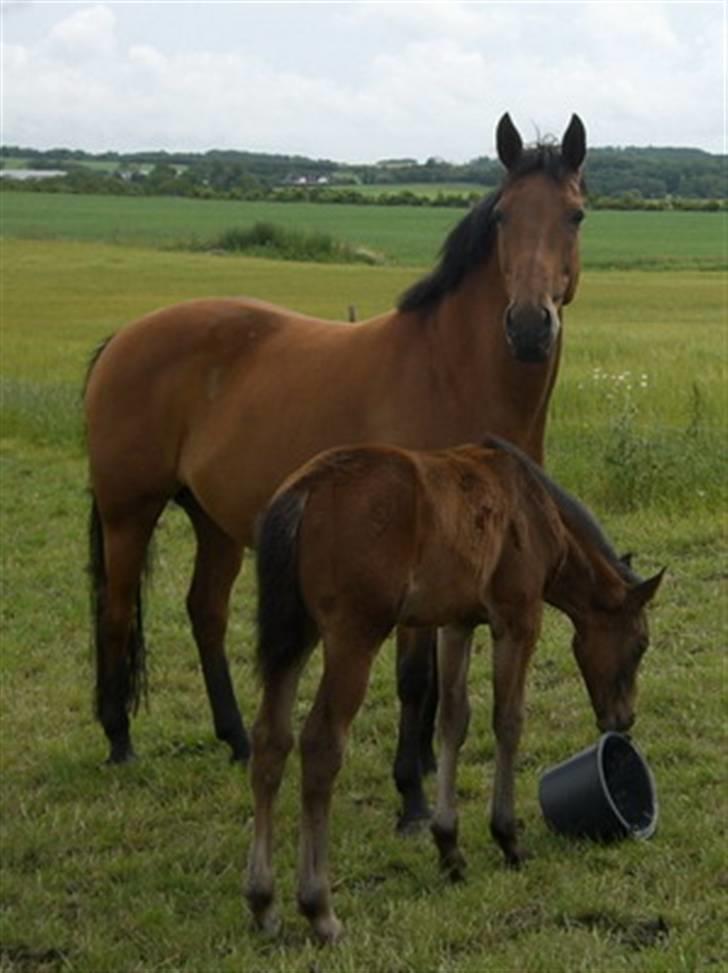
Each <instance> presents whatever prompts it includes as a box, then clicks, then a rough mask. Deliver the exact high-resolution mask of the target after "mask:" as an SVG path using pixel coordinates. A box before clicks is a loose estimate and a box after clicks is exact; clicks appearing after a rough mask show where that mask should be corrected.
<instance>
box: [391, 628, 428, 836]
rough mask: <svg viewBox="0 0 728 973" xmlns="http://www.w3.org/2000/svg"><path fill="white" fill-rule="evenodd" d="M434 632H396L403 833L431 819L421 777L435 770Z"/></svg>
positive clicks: (396, 768) (398, 779)
mask: <svg viewBox="0 0 728 973" xmlns="http://www.w3.org/2000/svg"><path fill="white" fill-rule="evenodd" d="M436 638H437V635H436V631H435V629H417V628H405V627H400V628H398V629H397V693H398V696H399V702H400V717H399V736H398V739H397V753H396V756H395V759H394V781H395V784H396V785H397V790H398V791H399V793H400V796H401V798H402V810H401V812H400V814H399V817H398V820H397V830H398V831H399V832H401V833H406V832H408V831H412V830H416V829H417V828H418V826H419V825H420V824H421V823H422V822H423V821H425V820H427V819H428V818H429V816H430V810H429V807H428V805H427V800H426V798H425V792H424V790H423V787H422V779H423V776H424V775H425V774H426V773H428V772H429V771H432V770H434V769H435V757H434V754H433V751H432V736H433V729H434V719H435V712H436V709H437V681H436V664H435V656H436V651H435V648H436Z"/></svg>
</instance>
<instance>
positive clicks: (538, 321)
mask: <svg viewBox="0 0 728 973" xmlns="http://www.w3.org/2000/svg"><path fill="white" fill-rule="evenodd" d="M505 327H506V338H507V339H508V343H509V345H510V346H511V350H512V351H513V354H514V355H515V357H516V359H517V360H518V361H520V362H532V363H536V364H538V363H541V362H545V361H546V359H547V358H548V357H549V355H550V354H551V349H552V348H553V345H554V339H555V338H556V334H557V332H558V328H559V319H558V317H557V315H556V314H555V312H554V311H553V310H552V309H551V308H548V307H545V306H544V305H543V304H510V305H509V306H508V309H507V310H506V320H505Z"/></svg>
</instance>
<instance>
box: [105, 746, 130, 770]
mask: <svg viewBox="0 0 728 973" xmlns="http://www.w3.org/2000/svg"><path fill="white" fill-rule="evenodd" d="M136 759H137V755H136V754H135V753H134V748H133V747H132V745H131V744H129V745H128V746H124V747H112V748H111V752H110V753H109V756H108V757H107V758H106V760H105V761H104V766H105V767H115V766H118V765H120V764H132V763H134V761H135V760H136Z"/></svg>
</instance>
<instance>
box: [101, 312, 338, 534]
mask: <svg viewBox="0 0 728 973" xmlns="http://www.w3.org/2000/svg"><path fill="white" fill-rule="evenodd" d="M349 330H350V329H348V328H347V327H346V326H345V325H338V324H336V323H334V322H327V321H322V320H319V319H316V318H312V317H307V316H305V315H299V314H295V313H292V312H290V311H287V310H286V309H284V308H279V307H276V306H275V305H272V304H266V303H263V302H259V301H254V300H248V299H242V298H240V299H237V298H218V299H207V300H197V301H189V302H185V303H182V304H177V305H173V306H170V307H166V308H162V309H160V310H157V311H154V312H152V313H150V314H147V315H145V316H144V317H142V318H140V319H138V320H137V321H135V322H133V323H131V324H129V325H127V326H126V327H124V328H122V329H121V330H120V331H119V332H117V333H116V334H115V335H114V336H113V337H112V338H111V340H110V341H109V342H108V343H107V344H106V345H105V346H104V348H103V349H102V351H101V352H100V353H99V355H98V356H97V359H96V360H95V362H94V364H93V366H92V368H91V370H90V373H89V377H88V382H87V386H86V391H85V396H84V405H85V412H86V426H87V442H88V450H89V459H90V467H91V478H92V484H93V485H94V486H95V487H96V488H98V490H99V491H100V492H101V493H102V494H106V495H109V496H111V495H113V494H115V493H118V495H119V498H120V500H121V497H122V495H123V496H126V497H131V496H132V495H133V494H134V493H135V492H144V493H145V494H159V495H160V497H161V496H162V495H171V494H172V493H173V492H174V491H175V490H176V489H178V488H179V487H180V486H182V485H186V486H190V487H191V488H193V490H194V492H195V493H196V494H197V495H198V498H200V499H202V500H203V501H204V497H202V496H201V495H202V494H204V493H205V492H206V491H207V490H210V491H213V492H214V490H215V489H216V488H218V487H219V484H223V492H224V493H229V484H230V482H231V481H232V480H237V481H238V482H239V483H241V484H242V483H244V479H243V477H242V476H240V470H238V466H239V465H240V464H242V463H245V462H249V460H250V454H251V453H252V455H255V454H256V452H257V453H258V454H263V455H264V453H265V449H264V442H263V441H264V440H265V438H266V437H267V436H268V435H269V433H268V431H267V430H268V427H269V426H270V417H271V416H273V417H274V418H276V420H277V423H278V425H279V426H280V427H284V428H283V431H282V434H283V435H288V434H290V427H291V426H292V425H295V423H296V422H299V423H300V422H301V397H302V396H305V391H301V392H299V393H298V394H296V391H295V387H296V385H300V384H301V383H302V382H305V381H310V377H309V372H310V370H308V369H306V368H305V365H304V363H305V361H306V359H307V358H310V357H311V355H312V353H313V354H314V355H315V356H316V357H317V358H318V359H320V358H321V357H322V356H323V357H325V355H326V353H327V349H328V348H329V346H331V348H333V349H336V348H337V346H338V345H340V344H341V342H342V338H343V339H344V341H345V332H348V331H349ZM297 363H299V364H300V365H301V366H302V367H301V368H298V367H297ZM292 398H293V399H298V405H297V408H296V410H294V413H292V414H291V415H290V421H289V423H288V425H286V424H285V422H284V419H285V413H286V409H287V408H288V407H289V406H290V403H291V400H292ZM266 416H267V417H268V421H267V422H266V421H265V419H266ZM256 435H257V436H258V437H259V438H260V440H261V441H260V442H256ZM309 455H310V453H309ZM132 457H133V458H134V463H130V462H129V460H130V459H131V458H132ZM286 472H288V469H284V470H282V471H280V470H277V469H276V470H271V471H270V473H269V474H268V475H267V476H258V477H257V479H258V482H259V483H260V492H261V495H262V496H263V497H265V495H266V491H268V494H269V493H270V492H271V491H272V489H273V488H275V486H276V485H277V482H279V480H280V478H281V477H282V475H283V474H285V473H286ZM209 475H212V476H213V477H214V479H215V481H216V482H215V483H208V482H207V481H206V480H205V477H206V476H209ZM196 477H199V478H200V480H201V481H202V480H205V482H200V483H199V484H196V483H195V482H194V481H195V478H196ZM263 480H265V481H266V482H262V481H263ZM268 480H270V481H271V482H267V481H268ZM259 502H260V498H259V497H256V498H255V504H258V503H259ZM210 503H211V507H213V508H214V507H215V505H216V501H215V497H211V501H210ZM210 512H211V513H215V511H214V510H210ZM222 513H223V517H224V512H222ZM232 519H233V518H232V517H229V518H228V520H229V521H230V523H229V524H228V526H230V527H232V526H233V525H232ZM246 526H247V522H246Z"/></svg>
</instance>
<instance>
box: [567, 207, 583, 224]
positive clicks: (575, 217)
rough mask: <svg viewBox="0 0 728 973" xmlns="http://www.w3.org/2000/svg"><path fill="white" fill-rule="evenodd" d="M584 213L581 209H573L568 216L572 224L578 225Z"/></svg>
mask: <svg viewBox="0 0 728 973" xmlns="http://www.w3.org/2000/svg"><path fill="white" fill-rule="evenodd" d="M585 215H586V214H585V213H584V210H583V209H575V210H574V212H573V213H572V214H571V216H570V217H569V220H570V221H571V222H572V223H573V224H574V226H578V225H579V224H580V223H581V222H582V221H583V219H584V216H585Z"/></svg>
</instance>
